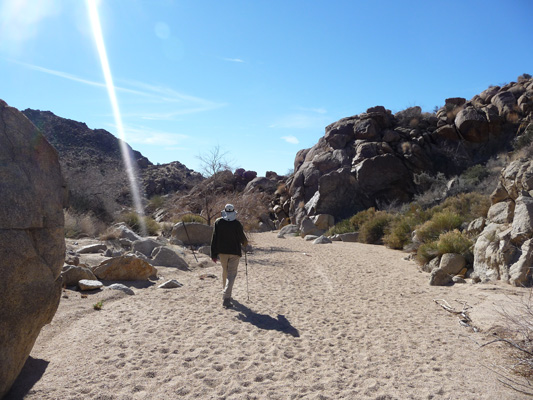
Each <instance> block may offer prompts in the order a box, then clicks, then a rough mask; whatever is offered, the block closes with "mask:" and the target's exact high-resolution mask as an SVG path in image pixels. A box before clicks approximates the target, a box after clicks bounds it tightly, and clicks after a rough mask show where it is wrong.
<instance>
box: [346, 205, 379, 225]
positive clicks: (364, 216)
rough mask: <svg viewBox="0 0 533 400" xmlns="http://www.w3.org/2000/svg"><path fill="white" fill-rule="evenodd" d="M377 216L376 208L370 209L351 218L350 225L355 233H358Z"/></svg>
mask: <svg viewBox="0 0 533 400" xmlns="http://www.w3.org/2000/svg"><path fill="white" fill-rule="evenodd" d="M375 215H376V209H375V208H374V207H371V208H368V209H366V210H364V211H360V212H358V213H357V214H355V215H354V216H353V217H351V218H350V224H351V225H352V227H353V231H358V230H359V229H360V228H361V226H362V225H363V224H364V223H365V222H368V221H370V220H371V219H372V218H374V216H375Z"/></svg>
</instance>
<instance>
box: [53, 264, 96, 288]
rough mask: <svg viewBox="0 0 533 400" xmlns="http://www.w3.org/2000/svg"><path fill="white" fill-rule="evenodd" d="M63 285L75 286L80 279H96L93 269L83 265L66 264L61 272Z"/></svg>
mask: <svg viewBox="0 0 533 400" xmlns="http://www.w3.org/2000/svg"><path fill="white" fill-rule="evenodd" d="M61 276H62V277H63V285H64V286H77V285H78V282H79V281H81V280H82V279H88V280H96V276H94V274H93V271H91V269H90V268H87V267H84V266H81V265H80V266H74V265H67V266H65V267H63V271H62V272H61Z"/></svg>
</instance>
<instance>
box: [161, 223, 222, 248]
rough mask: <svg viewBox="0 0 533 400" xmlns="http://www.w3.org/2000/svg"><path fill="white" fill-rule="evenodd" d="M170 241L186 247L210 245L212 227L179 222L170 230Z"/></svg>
mask: <svg viewBox="0 0 533 400" xmlns="http://www.w3.org/2000/svg"><path fill="white" fill-rule="evenodd" d="M171 235H172V239H173V240H179V241H181V242H182V243H184V244H186V245H193V246H201V245H205V244H210V243H211V237H212V236H213V227H212V226H210V225H205V224H200V223H197V222H187V223H186V224H185V225H184V223H183V222H179V223H177V224H176V225H174V227H173V228H172V234H171Z"/></svg>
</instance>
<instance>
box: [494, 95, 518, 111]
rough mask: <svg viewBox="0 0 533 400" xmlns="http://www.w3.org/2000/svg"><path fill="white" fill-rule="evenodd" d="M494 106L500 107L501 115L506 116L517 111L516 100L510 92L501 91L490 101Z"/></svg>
mask: <svg viewBox="0 0 533 400" xmlns="http://www.w3.org/2000/svg"><path fill="white" fill-rule="evenodd" d="M490 102H491V103H492V104H494V105H495V106H496V107H498V111H499V113H500V115H506V114H508V113H510V112H514V111H516V110H515V109H516V98H515V97H514V94H513V93H512V92H510V91H501V92H499V93H498V94H496V95H495V96H494V97H492V99H491V100H490Z"/></svg>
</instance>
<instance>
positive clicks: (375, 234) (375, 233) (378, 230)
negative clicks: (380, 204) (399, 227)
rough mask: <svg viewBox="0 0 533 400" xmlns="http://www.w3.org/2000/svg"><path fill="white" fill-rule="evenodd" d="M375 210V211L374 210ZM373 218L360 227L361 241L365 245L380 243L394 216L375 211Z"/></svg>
mask: <svg viewBox="0 0 533 400" xmlns="http://www.w3.org/2000/svg"><path fill="white" fill-rule="evenodd" d="M372 210H373V209H372ZM370 214H372V217H371V218H369V219H368V220H366V221H365V222H363V223H362V224H361V225H360V226H359V241H360V242H363V243H370V244H377V243H380V242H381V240H382V239H383V236H384V235H385V232H386V230H387V228H388V226H389V225H390V223H391V222H392V220H393V218H394V217H393V216H392V215H391V214H389V213H387V212H385V211H375V212H373V213H368V215H370Z"/></svg>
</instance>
